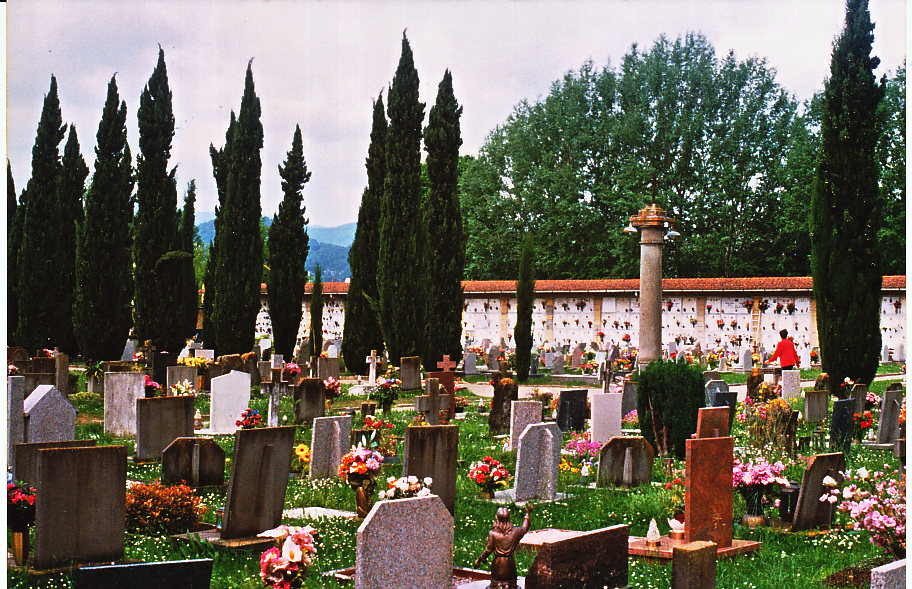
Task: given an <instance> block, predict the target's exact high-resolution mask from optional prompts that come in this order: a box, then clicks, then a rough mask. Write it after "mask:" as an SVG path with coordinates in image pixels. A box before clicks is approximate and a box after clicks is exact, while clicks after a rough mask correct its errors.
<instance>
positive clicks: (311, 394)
mask: <svg viewBox="0 0 912 589" xmlns="http://www.w3.org/2000/svg"><path fill="white" fill-rule="evenodd" d="M325 414H326V389H324V388H323V381H322V380H320V379H319V378H307V377H305V378H301V379H299V380H298V382H297V384H295V387H294V416H295V423H308V424H309V423H310V422H311V421H313V419H314V418H315V417H323V416H324V415H325Z"/></svg>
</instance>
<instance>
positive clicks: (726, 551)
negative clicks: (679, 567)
mask: <svg viewBox="0 0 912 589" xmlns="http://www.w3.org/2000/svg"><path fill="white" fill-rule="evenodd" d="M686 544H689V542H687V541H686V540H681V539H673V538H669V537H668V536H661V537H660V538H659V545H658V546H648V545H647V544H646V538H643V537H642V536H631V537H630V539H629V541H628V545H627V554H628V555H630V556H641V557H645V558H655V559H661V560H671V559H672V558H673V556H674V549H675V548H676V547H678V546H684V545H686ZM762 546H763V545H762V544H761V543H760V542H753V541H751V540H737V539H735V540H732V543H731V545H730V546H726V547H724V548H723V547H721V546H720V547H718V548H716V557H717V558H731V557H733V556H740V555H743V554H748V553H750V552H753V551H755V550H759V549H760V548H761V547H762Z"/></svg>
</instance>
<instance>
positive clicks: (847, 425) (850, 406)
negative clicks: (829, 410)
mask: <svg viewBox="0 0 912 589" xmlns="http://www.w3.org/2000/svg"><path fill="white" fill-rule="evenodd" d="M854 412H855V400H854V399H839V400H836V401H833V418H832V420H831V421H830V450H831V451H833V452H842V453H843V454H848V453H849V450H850V449H851V448H852V426H853V425H854V419H853V414H854Z"/></svg>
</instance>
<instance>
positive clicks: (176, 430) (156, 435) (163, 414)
mask: <svg viewBox="0 0 912 589" xmlns="http://www.w3.org/2000/svg"><path fill="white" fill-rule="evenodd" d="M195 399H196V397H195V396H193V395H185V396H180V397H151V398H148V399H136V460H137V461H140V462H144V461H159V460H161V457H162V452H163V451H164V449H165V448H167V447H168V445H169V444H170V443H171V442H173V441H174V440H175V439H177V438H187V437H191V436H193V414H194V406H193V403H194V400H195Z"/></svg>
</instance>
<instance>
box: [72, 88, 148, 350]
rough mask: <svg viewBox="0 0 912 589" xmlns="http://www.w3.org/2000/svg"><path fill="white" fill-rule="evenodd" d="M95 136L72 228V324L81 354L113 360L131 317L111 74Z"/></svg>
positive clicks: (122, 154)
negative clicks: (78, 217) (91, 165)
mask: <svg viewBox="0 0 912 589" xmlns="http://www.w3.org/2000/svg"><path fill="white" fill-rule="evenodd" d="M96 138H97V146H96V147H95V173H94V174H93V175H92V182H91V184H90V186H89V190H88V192H87V193H86V197H85V219H84V220H83V222H82V223H81V224H80V225H79V227H78V228H77V230H76V294H75V297H74V301H73V323H74V325H75V327H76V337H77V340H78V341H79V349H80V351H81V353H82V355H83V356H85V357H86V358H88V359H94V360H116V359H118V358H120V354H121V351H122V350H123V346H124V341H126V339H127V335H128V334H129V332H130V326H131V325H132V322H133V321H132V312H131V308H130V301H131V299H132V298H133V261H132V259H131V256H130V246H131V240H130V223H131V221H132V219H133V200H132V198H131V193H132V192H133V169H132V166H131V157H130V147H129V145H127V104H126V102H121V101H120V98H119V97H118V93H117V82H116V81H115V79H114V77H111V81H110V82H109V83H108V96H107V99H106V100H105V105H104V111H103V112H102V115H101V122H100V123H99V124H98V134H97V136H96Z"/></svg>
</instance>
